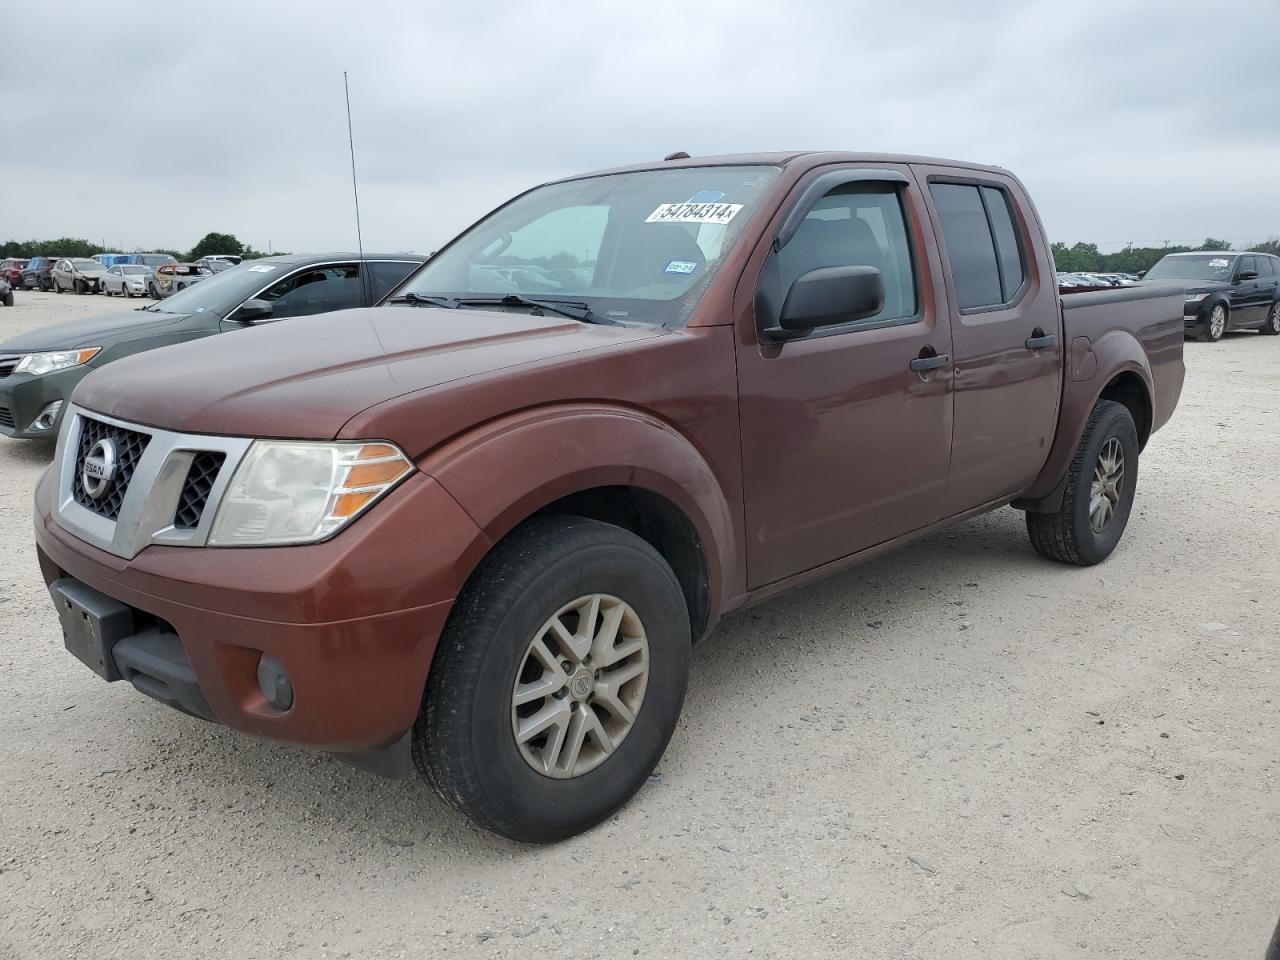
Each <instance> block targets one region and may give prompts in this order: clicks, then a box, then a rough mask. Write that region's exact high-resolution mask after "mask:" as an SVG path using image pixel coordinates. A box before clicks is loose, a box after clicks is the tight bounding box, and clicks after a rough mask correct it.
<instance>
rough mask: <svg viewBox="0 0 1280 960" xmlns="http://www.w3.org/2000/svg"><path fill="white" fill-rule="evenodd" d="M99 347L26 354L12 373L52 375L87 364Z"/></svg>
mask: <svg viewBox="0 0 1280 960" xmlns="http://www.w3.org/2000/svg"><path fill="white" fill-rule="evenodd" d="M101 349H102V348H101V347H84V348H83V349H81V350H54V351H52V352H50V353H28V354H27V355H26V356H25V357H23V358H22V359H21V360H19V361H18V365H17V366H16V367H14V368H13V372H14V373H29V374H32V375H33V376H39V375H40V374H42V373H53V372H54V371H55V370H65V369H67V368H68V367H78V366H80V364H82V363H88V362H89V361H90V360H92V359H93V358H94V357H96V356H97V355H98V351H100V350H101Z"/></svg>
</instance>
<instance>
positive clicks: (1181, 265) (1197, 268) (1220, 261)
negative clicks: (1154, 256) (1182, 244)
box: [1145, 253, 1235, 282]
mask: <svg viewBox="0 0 1280 960" xmlns="http://www.w3.org/2000/svg"><path fill="white" fill-rule="evenodd" d="M1234 265H1235V257H1229V256H1225V255H1224V254H1221V253H1206V254H1204V255H1203V256H1196V257H1173V256H1169V257H1165V258H1164V259H1162V260H1161V261H1160V262H1159V263H1157V264H1156V265H1155V266H1154V267H1152V268H1151V269H1150V270H1148V271H1147V275H1146V278H1145V279H1147V280H1221V281H1223V282H1225V281H1228V280H1230V279H1231V269H1232V267H1233V266H1234Z"/></svg>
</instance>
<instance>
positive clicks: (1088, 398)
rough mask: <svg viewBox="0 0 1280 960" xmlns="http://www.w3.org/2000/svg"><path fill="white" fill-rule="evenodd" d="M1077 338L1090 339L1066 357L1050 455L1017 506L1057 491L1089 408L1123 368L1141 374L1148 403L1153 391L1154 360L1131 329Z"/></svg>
mask: <svg viewBox="0 0 1280 960" xmlns="http://www.w3.org/2000/svg"><path fill="white" fill-rule="evenodd" d="M1079 340H1087V338H1085V337H1077V338H1075V340H1074V341H1073V343H1072V350H1071V356H1070V357H1068V358H1067V361H1066V362H1067V363H1068V364H1069V365H1070V366H1069V369H1068V371H1067V374H1066V376H1065V377H1064V378H1063V391H1062V406H1061V409H1060V411H1059V414H1058V430H1057V432H1056V433H1055V434H1054V438H1053V445H1052V446H1051V447H1050V448H1049V457H1048V459H1047V460H1046V461H1045V465H1044V467H1043V468H1042V469H1041V470H1040V474H1039V476H1037V477H1036V479H1035V482H1034V483H1032V485H1031V486H1030V487H1029V488H1028V489H1027V491H1026V492H1025V493H1023V494H1022V496H1021V497H1019V498H1018V501H1015V506H1021V505H1024V504H1025V501H1031V500H1038V499H1041V498H1045V497H1050V496H1052V495H1054V494H1056V493H1057V492H1058V489H1059V487H1060V486H1061V483H1062V481H1063V479H1064V478H1065V477H1066V473H1067V467H1068V466H1070V464H1071V458H1072V457H1074V456H1075V452H1076V448H1077V447H1078V446H1079V445H1080V438H1081V437H1082V436H1083V435H1084V428H1085V424H1086V423H1087V422H1088V420H1089V413H1090V411H1092V410H1093V407H1094V404H1096V403H1097V402H1098V398H1099V397H1100V396H1101V395H1102V391H1103V390H1105V389H1106V387H1107V384H1109V383H1110V382H1111V381H1112V380H1114V379H1115V378H1116V377H1117V376H1119V375H1120V374H1122V373H1125V372H1132V373H1135V374H1137V375H1138V377H1139V378H1141V380H1142V383H1143V386H1144V387H1145V389H1146V392H1147V404H1148V407H1149V408H1150V405H1151V400H1152V397H1153V396H1154V395H1155V390H1154V385H1153V384H1154V381H1153V379H1152V376H1151V363H1150V361H1149V360H1148V359H1147V353H1146V351H1145V350H1144V349H1143V347H1142V344H1141V343H1140V342H1139V341H1138V338H1137V337H1135V336H1134V335H1133V334H1132V333H1130V332H1129V331H1127V330H1109V331H1107V332H1106V333H1104V334H1103V335H1102V336H1100V337H1098V339H1096V340H1093V341H1091V342H1087V343H1085V344H1081V345H1080V346H1079V347H1077V346H1076V341H1079ZM1054 509H1056V507H1055V508H1054Z"/></svg>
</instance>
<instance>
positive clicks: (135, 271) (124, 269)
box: [120, 264, 147, 275]
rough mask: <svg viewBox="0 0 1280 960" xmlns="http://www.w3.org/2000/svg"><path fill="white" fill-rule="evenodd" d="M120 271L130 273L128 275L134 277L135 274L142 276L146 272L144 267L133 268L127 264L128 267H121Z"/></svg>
mask: <svg viewBox="0 0 1280 960" xmlns="http://www.w3.org/2000/svg"><path fill="white" fill-rule="evenodd" d="M120 270H121V271H122V272H124V273H130V274H135V275H136V274H144V273H146V272H147V268H146V267H135V266H133V265H132V264H129V265H126V266H123V267H121V268H120Z"/></svg>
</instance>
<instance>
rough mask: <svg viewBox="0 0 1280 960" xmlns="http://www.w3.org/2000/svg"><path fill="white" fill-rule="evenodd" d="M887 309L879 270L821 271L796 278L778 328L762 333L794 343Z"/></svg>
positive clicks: (771, 337) (838, 269) (780, 316)
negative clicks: (817, 329) (819, 329)
mask: <svg viewBox="0 0 1280 960" xmlns="http://www.w3.org/2000/svg"><path fill="white" fill-rule="evenodd" d="M883 309H884V278H883V277H882V276H881V275H880V271H879V270H878V269H877V268H876V267H819V268H818V269H817V270H810V271H809V272H808V273H802V274H801V275H800V276H798V277H796V279H795V280H794V281H793V282H792V284H791V289H790V290H788V291H787V298H786V300H784V301H783V303H782V312H781V314H780V315H779V317H778V326H776V327H771V328H769V329H766V330H764V331H762V333H763V334H764V336H765V337H766V338H768V339H769V340H772V341H775V342H777V341H782V340H794V339H796V338H797V337H803V336H805V335H806V334H808V333H809V332H810V331H811V330H813V329H814V328H815V327H831V326H835V325H836V324H841V323H849V322H851V321H853V320H865V319H866V318H867V317H874V316H875V315H876V314H877V313H879V312H880V311H881V310H883Z"/></svg>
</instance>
